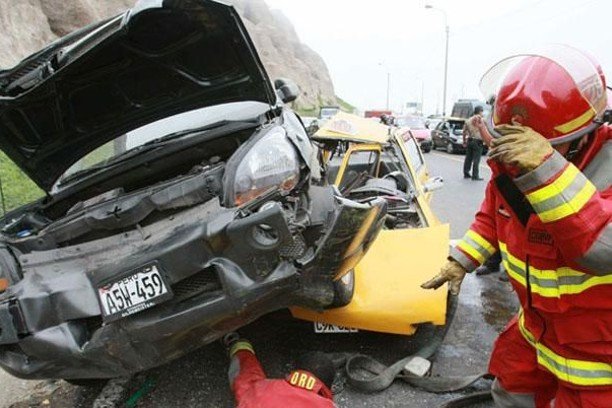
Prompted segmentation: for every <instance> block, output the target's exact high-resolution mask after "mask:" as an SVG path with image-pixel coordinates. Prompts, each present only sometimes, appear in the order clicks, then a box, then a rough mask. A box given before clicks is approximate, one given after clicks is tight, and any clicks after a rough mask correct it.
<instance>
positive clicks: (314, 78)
mask: <svg viewBox="0 0 612 408" xmlns="http://www.w3.org/2000/svg"><path fill="white" fill-rule="evenodd" d="M230 2H231V3H232V4H234V5H235V6H236V8H237V9H238V11H239V13H240V14H241V15H242V17H243V20H244V23H245V25H246V26H247V29H248V30H249V32H250V34H251V36H252V37H253V41H254V42H255V45H256V46H257V49H258V51H259V54H260V56H261V59H262V60H263V62H264V65H265V66H266V68H267V70H268V73H269V74H270V77H271V78H272V79H274V78H278V77H286V78H291V79H293V80H294V81H296V82H297V84H298V85H299V87H300V89H301V90H302V95H301V96H300V98H298V100H297V101H296V102H295V107H296V108H298V109H313V108H315V107H317V106H319V105H321V104H332V103H335V101H336V98H335V96H334V95H335V94H334V87H333V84H332V81H331V79H330V77H329V72H328V70H327V66H326V65H325V62H324V61H323V59H322V58H321V57H320V56H319V55H318V54H317V53H316V52H314V51H313V50H312V49H310V48H309V47H308V46H307V45H305V44H302V43H301V41H300V39H299V37H298V36H297V34H296V32H295V30H294V29H293V25H292V24H291V22H290V21H289V20H288V19H287V18H286V17H285V16H284V15H283V14H282V13H281V12H279V11H275V10H270V8H269V7H268V6H267V5H266V3H265V2H264V0H230ZM133 3H134V0H70V1H66V0H0V27H2V35H0V67H2V68H8V67H11V66H13V65H14V64H15V63H17V62H18V61H19V60H21V59H22V58H23V57H25V56H27V55H29V54H31V53H32V52H34V51H36V50H38V49H39V48H42V47H43V46H44V45H45V44H47V43H49V42H51V41H53V40H54V39H56V38H58V37H61V36H63V35H65V34H67V33H69V32H71V31H73V30H75V29H77V28H79V27H82V26H85V25H87V24H89V23H91V22H94V21H98V20H102V19H104V18H107V17H110V16H112V15H115V14H118V13H120V12H121V11H122V10H124V9H126V8H129V7H130V6H132V4H133Z"/></svg>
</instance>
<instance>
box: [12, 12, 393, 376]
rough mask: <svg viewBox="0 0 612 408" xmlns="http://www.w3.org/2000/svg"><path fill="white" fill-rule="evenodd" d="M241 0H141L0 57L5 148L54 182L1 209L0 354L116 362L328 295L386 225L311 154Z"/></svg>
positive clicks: (47, 366)
mask: <svg viewBox="0 0 612 408" xmlns="http://www.w3.org/2000/svg"><path fill="white" fill-rule="evenodd" d="M275 85H276V87H275V86H273V84H272V83H271V81H270V80H269V78H268V76H267V74H266V72H265V70H264V68H263V66H262V64H261V61H260V60H259V57H258V56H257V54H256V51H255V49H254V46H253V44H252V42H251V40H250V39H249V37H248V35H247V33H246V30H245V28H244V26H243V24H242V22H241V20H240V18H239V17H238V15H237V13H236V11H235V10H234V9H233V8H232V7H230V6H227V5H224V4H220V3H217V2H214V1H205V0H192V1H185V0H183V1H171V0H165V1H163V2H162V1H142V2H140V3H138V4H137V5H136V6H135V7H134V8H133V9H132V10H129V11H128V12H126V13H124V14H122V15H120V16H118V17H116V18H113V19H110V20H107V21H105V22H102V23H100V24H97V25H94V26H90V27H86V28H84V29H82V30H80V31H78V32H76V33H73V34H70V35H69V36H67V37H64V38H62V39H60V40H58V41H56V42H55V43H53V44H51V45H50V46H49V47H47V48H45V49H43V50H41V51H40V52H38V53H36V54H34V55H32V56H30V57H28V58H26V59H25V60H23V61H22V62H21V63H20V64H18V65H17V66H16V67H14V68H12V69H10V70H6V71H0V148H1V149H2V150H3V151H4V152H5V153H6V154H7V155H8V156H9V157H11V159H12V160H13V161H14V162H15V163H16V164H17V165H18V166H19V167H20V168H21V169H22V170H23V171H24V172H25V173H26V174H27V175H28V176H29V177H30V178H31V179H32V180H34V181H35V182H36V183H37V184H38V185H39V186H40V187H41V188H43V189H44V190H45V191H46V192H47V196H46V197H45V198H44V199H41V200H39V201H37V202H34V203H32V204H29V205H26V206H24V207H21V208H19V209H17V210H15V211H13V212H11V213H9V214H7V215H6V216H5V217H4V219H3V220H2V222H1V224H2V225H3V227H2V232H1V235H0V279H4V280H5V282H8V288H6V290H4V292H2V293H0V366H2V367H3V368H4V369H5V370H7V371H8V372H10V373H11V374H13V375H15V376H18V377H22V378H64V379H87V378H109V377H117V376H121V375H126V374H129V373H133V372H137V371H141V370H144V369H148V368H151V367H154V366H158V365H161V364H163V363H165V362H167V361H169V360H171V359H175V358H177V357H180V356H181V355H184V354H186V353H188V352H190V351H192V350H194V349H196V348H198V347H200V346H202V345H204V344H207V343H210V342H211V341H214V340H215V339H217V338H219V337H221V336H222V335H223V334H225V333H227V332H229V331H232V330H235V329H237V328H239V327H241V326H243V325H245V324H247V323H249V322H251V321H253V320H254V319H256V318H258V317H259V316H261V315H263V314H265V313H268V312H270V311H273V310H277V309H280V308H285V307H288V306H306V307H309V308H314V309H320V310H322V309H324V308H326V307H328V306H329V305H331V304H333V303H334V296H335V295H334V294H335V293H336V292H337V290H336V288H335V285H336V283H334V282H335V280H336V278H337V277H338V276H340V275H341V274H342V273H345V272H346V271H347V270H348V269H347V268H351V267H352V266H354V264H355V263H356V259H357V258H358V257H359V255H360V254H363V253H364V252H365V250H366V249H367V247H368V245H369V244H370V243H371V242H372V240H373V239H374V237H375V236H376V233H377V232H378V230H379V229H380V227H381V225H382V220H383V218H384V215H385V204H384V200H382V199H376V198H374V199H373V200H371V201H369V202H368V203H356V202H354V201H350V200H348V199H345V198H343V197H342V196H341V195H340V193H339V192H338V190H337V189H336V188H335V187H333V186H324V185H323V184H322V183H320V182H319V179H320V178H321V177H320V174H319V173H320V170H319V169H320V161H319V159H318V155H317V153H316V151H315V150H314V148H313V146H312V144H311V142H310V140H309V139H308V137H307V135H306V132H305V130H304V127H303V126H302V124H301V122H300V120H299V118H298V117H297V116H296V115H295V114H294V113H293V112H292V111H291V110H290V109H288V108H287V107H285V106H284V104H283V102H289V101H291V100H292V99H294V98H295V97H296V88H295V86H294V85H292V83H291V82H290V81H288V80H278V81H276V83H275Z"/></svg>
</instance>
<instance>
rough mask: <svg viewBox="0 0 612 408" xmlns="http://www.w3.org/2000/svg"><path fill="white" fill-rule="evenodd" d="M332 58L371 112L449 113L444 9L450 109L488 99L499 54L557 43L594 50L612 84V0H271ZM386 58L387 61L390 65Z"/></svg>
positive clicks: (339, 84) (342, 84) (347, 87)
mask: <svg viewBox="0 0 612 408" xmlns="http://www.w3.org/2000/svg"><path fill="white" fill-rule="evenodd" d="M266 1H267V3H268V4H269V5H270V6H271V7H272V8H275V9H280V10H282V11H283V12H284V13H285V15H287V16H288V17H289V19H290V20H291V21H292V22H293V24H294V26H295V28H296V30H297V32H298V35H299V36H300V38H301V39H302V41H303V42H304V43H306V44H307V45H309V46H310V47H311V48H313V49H314V50H315V51H317V52H318V53H319V54H320V55H321V56H322V57H323V59H325V61H326V63H327V66H328V68H329V70H330V74H331V77H332V80H333V82H334V86H335V88H336V94H337V95H338V96H340V97H342V98H344V99H346V100H347V101H348V102H350V103H352V104H354V105H356V106H357V107H359V108H360V109H362V110H365V109H374V108H384V107H385V104H386V87H387V72H390V74H391V92H390V94H391V95H390V101H391V103H390V105H391V108H393V109H394V110H400V109H401V106H402V105H403V104H404V103H405V102H407V101H420V100H421V91H422V90H424V92H423V100H424V106H425V112H426V113H435V111H436V109H438V110H439V111H440V112H441V111H442V89H443V87H442V84H443V78H444V43H445V33H444V14H443V13H442V12H440V11H438V10H426V9H425V8H424V6H425V4H431V5H433V6H435V7H438V8H439V9H442V10H444V11H445V12H446V15H447V17H448V25H449V26H450V40H449V68H448V92H447V94H448V96H447V112H450V108H451V107H452V103H453V101H454V100H455V99H457V98H462V97H463V98H480V97H481V95H480V92H479V90H478V81H479V80H480V77H481V76H482V74H483V73H484V72H485V71H486V69H487V68H489V67H490V66H491V65H492V64H493V63H495V62H497V61H498V60H499V59H501V58H503V57H505V56H508V55H512V54H516V53H517V52H520V51H521V50H523V51H526V50H529V49H532V48H533V47H538V46H541V45H545V44H550V43H564V44H569V45H573V46H575V47H578V48H581V49H584V50H586V51H588V52H590V53H591V54H593V55H594V56H595V57H596V58H597V59H598V60H599V61H600V63H601V64H602V66H603V68H604V71H605V72H606V73H607V74H608V78H609V81H608V82H612V76H611V75H612V33H611V32H610V27H611V24H610V19H611V18H612V17H611V16H612V1H607V0H583V1H580V0H539V1H537V0H532V1H528V0H514V1H507V0H505V1H504V0H488V1H474V0H460V1H456V0H455V1H453V0H431V1H423V0H376V1H374V0H308V1H296V0H266ZM381 64H382V65H381Z"/></svg>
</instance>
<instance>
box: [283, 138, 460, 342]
mask: <svg viewBox="0 0 612 408" xmlns="http://www.w3.org/2000/svg"><path fill="white" fill-rule="evenodd" d="M389 142H391V143H395V145H396V146H395V147H396V148H397V149H398V150H399V151H400V152H401V155H400V157H401V158H402V159H403V160H404V161H405V163H404V168H405V169H406V173H408V174H407V176H408V177H409V178H410V179H411V183H412V184H413V185H414V188H415V189H416V190H417V197H416V202H417V205H418V206H419V208H420V210H421V214H422V218H423V220H424V225H423V226H422V227H421V228H406V229H383V230H382V231H380V233H379V235H378V236H377V238H376V240H375V241H374V243H372V245H371V247H370V249H369V251H368V252H367V254H366V255H365V256H364V257H363V258H362V259H361V261H360V262H359V263H358V264H357V265H356V266H355V267H354V270H353V273H354V292H353V297H352V300H351V302H350V303H349V304H348V305H346V306H343V307H339V308H334V309H328V310H324V311H317V310H309V309H305V308H297V307H296V308H292V309H291V312H292V314H293V315H294V316H295V317H297V318H300V319H304V320H308V321H314V322H322V323H328V324H335V325H338V326H345V327H351V328H357V329H363V330H371V331H377V332H384V333H396V334H406V335H409V334H412V333H414V331H415V330H416V325H417V324H419V323H433V324H436V325H442V324H444V323H445V317H446V296H447V295H446V293H447V292H446V291H445V290H437V291H431V290H424V289H421V287H420V285H421V283H423V282H425V281H426V280H428V279H429V278H430V277H431V276H433V275H435V274H436V273H437V272H438V271H439V269H440V267H441V266H442V265H443V263H444V262H445V260H446V257H447V256H448V249H449V226H448V224H440V222H439V221H438V220H437V218H436V217H435V216H434V214H433V212H432V211H431V208H430V207H429V202H428V199H427V198H426V197H425V193H424V191H423V185H422V183H421V177H422V176H419V175H418V174H417V173H416V172H415V169H414V166H413V165H412V164H411V163H410V159H409V154H410V152H409V150H408V148H407V146H405V144H404V143H403V141H402V140H401V139H400V138H398V137H393V136H391V138H390V139H389ZM417 148H418V147H417ZM381 151H382V148H381V145H380V144H376V143H363V144H355V145H353V146H352V147H351V148H350V149H349V150H348V151H347V152H346V154H345V156H344V159H343V160H342V164H341V166H340V169H339V170H338V173H337V176H336V177H335V184H336V185H337V186H339V188H340V190H341V191H342V189H343V188H345V187H346V186H347V183H350V181H351V178H350V177H349V175H350V174H349V173H350V171H351V170H350V168H354V167H355V165H354V163H355V161H354V159H355V157H356V156H355V155H356V154H358V155H360V156H362V157H361V159H360V160H361V161H362V162H363V161H366V159H367V158H370V161H368V164H370V166H369V167H367V168H368V169H370V170H371V169H375V170H376V171H379V170H380V161H381V160H380V155H381ZM351 160H353V162H352V164H351ZM349 164H351V166H349ZM358 170H361V168H358ZM353 171H354V170H353ZM357 173H359V171H357ZM377 175H378V174H372V176H374V177H376V176H377ZM341 278H342V277H341V276H339V277H338V279H341Z"/></svg>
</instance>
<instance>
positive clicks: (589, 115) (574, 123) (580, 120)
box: [555, 108, 595, 135]
mask: <svg viewBox="0 0 612 408" xmlns="http://www.w3.org/2000/svg"><path fill="white" fill-rule="evenodd" d="M594 116H595V110H593V108H589V110H588V111H586V112H584V113H583V114H582V115H580V116H578V117H577V118H575V119H572V120H570V121H569V122H566V123H564V124H562V125H559V126H556V127H555V130H556V131H557V132H561V133H563V134H564V135H566V134H568V133H570V132H573V131H574V130H576V129H578V128H579V127H581V126H582V125H584V124H585V123H587V122H588V121H590V120H591V119H593V117H594Z"/></svg>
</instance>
